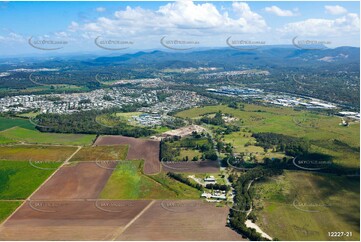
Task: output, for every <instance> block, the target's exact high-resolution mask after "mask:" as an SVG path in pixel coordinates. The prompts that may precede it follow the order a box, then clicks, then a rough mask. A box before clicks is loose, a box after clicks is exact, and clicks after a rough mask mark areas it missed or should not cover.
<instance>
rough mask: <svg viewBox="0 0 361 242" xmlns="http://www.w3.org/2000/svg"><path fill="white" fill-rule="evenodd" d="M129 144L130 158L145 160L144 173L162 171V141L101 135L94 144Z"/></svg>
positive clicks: (128, 157) (128, 156)
mask: <svg viewBox="0 0 361 242" xmlns="http://www.w3.org/2000/svg"><path fill="white" fill-rule="evenodd" d="M121 144H128V145H129V149H128V155H127V159H128V160H144V169H143V171H144V173H145V174H148V175H151V174H156V173H159V172H160V169H161V165H160V161H159V146H160V142H159V141H155V140H145V139H137V138H131V137H125V136H101V137H99V138H98V139H97V140H96V141H95V144H94V145H99V146H100V145H121Z"/></svg>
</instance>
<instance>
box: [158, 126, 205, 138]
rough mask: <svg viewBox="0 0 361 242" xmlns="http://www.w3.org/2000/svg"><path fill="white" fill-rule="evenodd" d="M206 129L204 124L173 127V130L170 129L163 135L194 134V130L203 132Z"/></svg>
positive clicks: (181, 135)
mask: <svg viewBox="0 0 361 242" xmlns="http://www.w3.org/2000/svg"><path fill="white" fill-rule="evenodd" d="M204 130H205V129H204V128H203V127H202V126H199V125H189V126H186V127H182V128H179V129H173V130H169V131H167V132H164V133H163V136H180V137H184V136H187V135H190V134H192V132H198V133H201V132H203V131H204Z"/></svg>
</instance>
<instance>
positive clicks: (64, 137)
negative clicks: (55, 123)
mask: <svg viewBox="0 0 361 242" xmlns="http://www.w3.org/2000/svg"><path fill="white" fill-rule="evenodd" d="M0 137H4V138H6V139H8V140H11V141H12V142H11V143H14V142H25V143H30V144H61V145H91V144H92V142H93V140H95V138H96V136H95V135H91V134H59V133H42V132H40V131H38V130H29V129H24V128H20V127H13V128H10V129H7V130H4V131H2V132H0Z"/></svg>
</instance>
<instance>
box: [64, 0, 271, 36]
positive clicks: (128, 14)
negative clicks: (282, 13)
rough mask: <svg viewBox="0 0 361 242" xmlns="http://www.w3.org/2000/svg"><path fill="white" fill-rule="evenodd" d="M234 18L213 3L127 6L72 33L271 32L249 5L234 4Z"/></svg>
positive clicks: (78, 26) (72, 27) (73, 27)
mask: <svg viewBox="0 0 361 242" xmlns="http://www.w3.org/2000/svg"><path fill="white" fill-rule="evenodd" d="M232 11H233V12H234V15H233V17H229V14H228V12H227V11H222V12H220V11H219V10H218V9H217V8H216V7H215V6H214V5H213V4H212V3H199V4H195V3H193V2H192V1H177V2H173V3H167V4H165V5H163V6H160V7H159V8H158V9H157V10H149V9H143V8H141V7H134V8H132V7H129V6H128V7H126V8H125V9H124V10H119V11H116V12H115V13H114V15H113V17H112V18H106V17H101V18H98V19H97V20H96V21H94V22H88V23H76V22H72V23H71V25H70V26H69V30H70V31H78V32H83V33H84V32H87V33H88V34H91V33H94V34H97V35H98V34H109V35H123V36H124V34H126V35H127V36H129V35H145V34H147V35H152V34H153V35H157V34H158V35H159V34H168V33H172V34H184V33H188V34H190V35H191V34H193V35H201V34H206V33H213V34H214V33H224V32H234V33H260V32H263V31H265V30H267V29H268V27H267V24H266V22H265V20H264V19H263V17H262V16H261V15H259V14H257V13H255V12H253V11H252V10H251V9H250V7H249V6H248V4H247V3H243V2H235V3H233V4H232Z"/></svg>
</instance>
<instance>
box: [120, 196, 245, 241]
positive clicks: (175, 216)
mask: <svg viewBox="0 0 361 242" xmlns="http://www.w3.org/2000/svg"><path fill="white" fill-rule="evenodd" d="M228 212H229V209H228V208H227V207H222V208H217V207H216V206H215V205H214V204H209V203H203V202H202V201H199V200H173V201H157V202H156V203H154V204H153V205H152V206H151V207H150V208H149V209H148V210H146V211H145V212H144V214H143V215H142V216H140V218H138V219H137V220H136V221H135V222H134V223H133V224H132V225H131V226H129V228H128V229H127V230H125V231H124V232H123V233H122V234H121V235H120V236H119V237H118V238H117V239H116V240H173V241H174V240H244V239H242V237H241V236H240V235H239V234H237V233H236V232H234V231H233V230H231V229H230V228H228V227H226V226H225V224H226V220H227V215H228Z"/></svg>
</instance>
